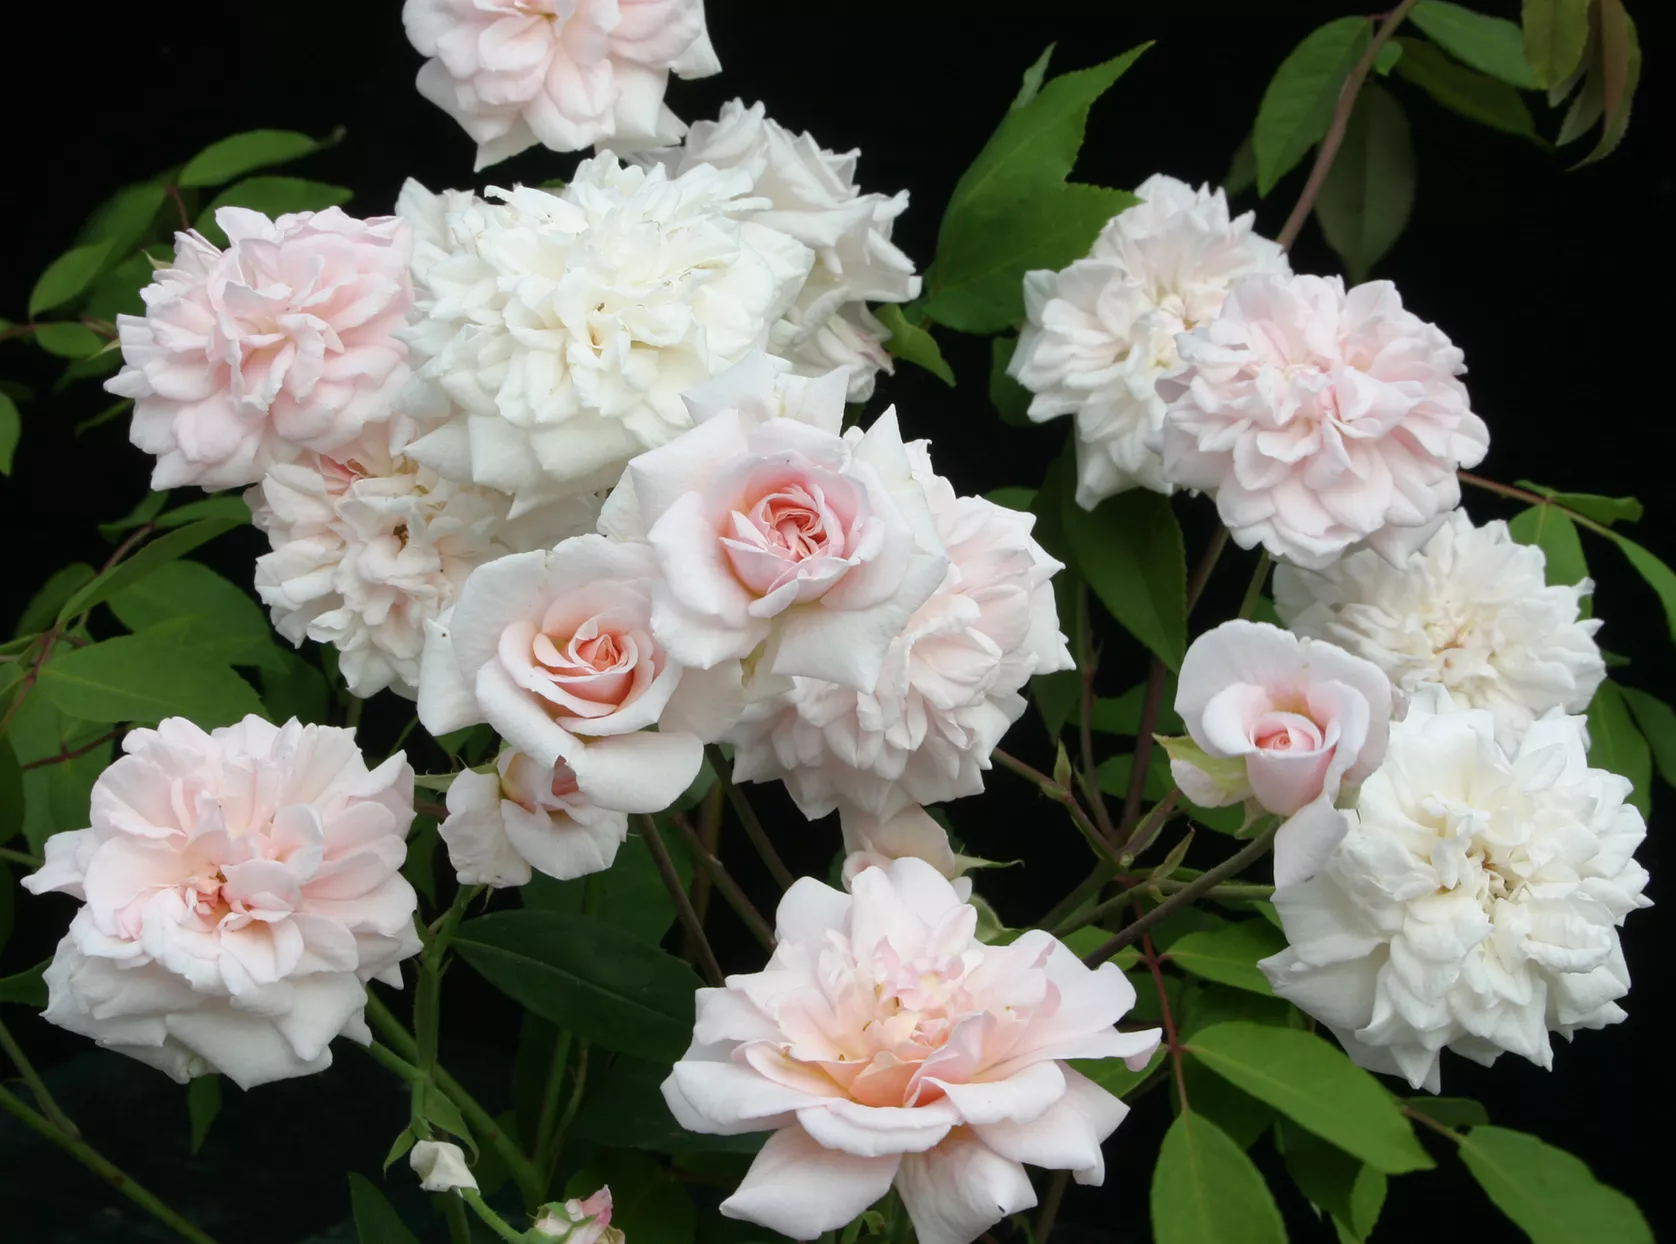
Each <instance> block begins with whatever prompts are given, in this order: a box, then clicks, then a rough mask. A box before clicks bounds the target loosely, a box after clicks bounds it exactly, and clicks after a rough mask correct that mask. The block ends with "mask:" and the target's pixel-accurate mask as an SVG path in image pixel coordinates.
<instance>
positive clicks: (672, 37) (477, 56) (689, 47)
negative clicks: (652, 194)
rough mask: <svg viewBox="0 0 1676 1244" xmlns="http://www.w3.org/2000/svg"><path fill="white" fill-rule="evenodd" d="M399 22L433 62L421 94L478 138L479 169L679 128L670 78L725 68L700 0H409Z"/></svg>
mask: <svg viewBox="0 0 1676 1244" xmlns="http://www.w3.org/2000/svg"><path fill="white" fill-rule="evenodd" d="M402 23H403V25H405V26H406V27H407V37H408V39H409V40H410V41H411V42H412V44H413V46H414V47H415V48H417V49H418V50H419V52H420V53H422V54H423V55H425V56H428V57H430V58H431V59H430V60H427V61H426V62H425V64H424V67H423V68H421V69H420V70H419V93H420V94H421V95H423V96H424V97H425V98H426V99H428V100H430V101H431V102H432V103H433V104H435V105H436V106H437V107H439V108H441V109H442V110H443V111H444V112H447V113H448V114H449V115H450V116H452V117H453V118H454V119H455V120H456V121H458V122H459V123H460V125H461V126H462V127H463V128H464V129H465V131H466V133H468V134H470V135H471V136H472V138H473V139H475V140H476V142H477V167H478V168H480V169H481V168H483V167H485V166H487V165H490V164H495V163H498V162H499V161H501V160H505V159H507V158H509V157H511V156H515V155H517V154H518V153H519V152H520V151H523V150H524V149H525V148H526V147H533V146H534V145H535V144H536V143H541V144H543V145H544V146H546V147H549V148H551V149H552V150H554V151H580V150H581V149H582V148H584V147H591V146H594V145H595V144H598V145H600V146H602V147H615V148H616V149H617V150H619V151H626V150H629V149H631V148H633V147H644V146H656V145H660V144H664V143H672V142H675V141H677V140H678V139H679V138H680V137H681V135H682V134H684V133H686V130H687V127H686V126H685V125H683V124H682V123H681V121H680V119H679V118H677V117H676V116H675V114H674V113H672V112H671V111H670V110H669V109H668V108H666V107H664V103H663V94H664V90H665V88H666V87H667V85H668V83H669V74H670V71H671V70H673V71H674V72H675V73H676V74H678V75H679V76H681V77H683V78H702V77H706V76H708V75H710V74H713V73H718V72H720V70H721V65H720V64H719V63H718V62H717V60H716V53H715V51H714V50H713V49H712V48H711V46H710V36H709V34H708V33H707V32H706V30H705V25H704V0H407V3H406V4H405V5H404V6H403V8H402Z"/></svg>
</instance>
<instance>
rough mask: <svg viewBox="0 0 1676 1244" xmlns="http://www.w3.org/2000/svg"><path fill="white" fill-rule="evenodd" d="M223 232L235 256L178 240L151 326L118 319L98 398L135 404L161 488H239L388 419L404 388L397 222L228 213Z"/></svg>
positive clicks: (158, 280) (405, 236) (153, 293)
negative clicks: (118, 362) (111, 361)
mask: <svg viewBox="0 0 1676 1244" xmlns="http://www.w3.org/2000/svg"><path fill="white" fill-rule="evenodd" d="M215 222H216V224H218V225H220V226H221V229H222V231H223V232H225V233H226V235H227V239H228V243H227V249H226V250H224V251H223V250H218V249H217V248H216V247H214V246H212V245H211V244H210V243H209V242H208V241H207V240H205V238H204V237H203V236H201V235H200V234H198V233H196V232H186V233H177V234H176V235H175V262H174V266H173V267H172V268H164V269H162V270H161V271H159V272H158V273H156V276H155V279H154V281H153V283H152V284H150V285H148V286H146V287H145V289H144V290H142V291H141V294H140V296H141V297H142V298H143V299H144V300H145V304H146V313H145V314H144V315H143V316H136V315H119V316H117V321H116V322H117V329H118V332H119V333H120V336H121V341H122V357H123V361H124V364H125V366H124V367H123V369H122V371H121V372H119V373H118V374H117V375H115V376H113V377H112V378H111V379H110V380H109V381H108V382H106V385H105V388H106V389H108V390H109V391H110V392H112V393H115V394H118V395H120V396H122V397H131V398H133V399H134V422H133V425H132V428H131V430H130V436H131V437H132V439H133V442H134V444H135V445H137V446H139V447H140V448H141V449H143V450H145V451H146V452H147V453H149V454H155V455H156V457H157V466H156V468H155V469H154V470H153V471H152V476H151V486H152V487H153V488H159V489H161V488H176V487H179V486H181V485H183V484H197V485H199V486H200V487H202V488H206V489H212V490H213V489H218V488H237V487H242V486H243V485H245V484H254V483H256V482H257V481H259V480H260V479H261V478H262V475H263V473H264V472H265V471H266V470H267V469H268V467H269V466H271V465H273V464H275V463H280V462H290V461H292V460H293V459H294V458H296V457H297V456H298V454H300V453H301V452H302V451H303V450H308V449H312V450H320V451H322V452H325V451H329V450H333V449H337V448H338V447H339V446H342V445H346V444H348V443H349V442H350V441H352V440H354V439H355V438H356V437H357V436H359V435H360V433H361V430H362V428H363V427H365V426H366V425H367V424H368V423H372V422H375V421H377V420H381V419H384V418H386V417H388V416H389V414H390V411H391V406H392V403H393V402H394V400H395V396H396V393H397V392H398V391H399V390H400V388H401V386H402V385H403V383H405V381H406V379H407V375H408V369H407V364H406V358H407V348H406V347H405V346H404V345H402V343H401V342H399V341H397V340H396V338H395V335H394V334H395V333H396V331H397V330H398V329H400V328H402V327H403V326H404V325H405V323H406V317H407V312H408V308H409V307H410V306H411V305H412V302H413V287H412V284H411V282H410V281H409V279H408V262H409V260H410V259H411V258H412V251H413V241H412V236H411V234H410V232H409V230H408V227H407V225H406V224H405V223H404V222H403V221H401V220H399V219H397V218H396V217H394V216H386V217H379V218H377V219H373V220H356V219H355V218H354V217H352V216H346V215H345V214H344V213H343V212H341V211H339V210H338V209H337V208H335V207H332V208H327V209H326V210H325V211H323V212H299V213H297V214H295V215H288V216H281V217H279V218H278V219H277V220H269V219H268V218H267V217H266V216H263V215H262V214H261V213H260V212H252V211H248V210H246V209H244V208H242V207H224V208H222V209H220V210H219V211H218V212H216V214H215Z"/></svg>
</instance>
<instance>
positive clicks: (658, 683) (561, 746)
mask: <svg viewBox="0 0 1676 1244" xmlns="http://www.w3.org/2000/svg"><path fill="white" fill-rule="evenodd" d="M657 576H658V568H657V563H656V561H655V559H654V558H653V556H652V551H651V549H649V548H647V547H646V546H645V545H638V544H620V543H616V542H613V541H610V540H607V539H606V538H605V537H603V536H598V535H585V536H575V537H573V538H571V539H569V540H566V541H564V542H563V543H561V544H560V545H559V546H558V547H557V548H555V549H552V550H551V551H548V552H534V553H516V554H513V555H511V556H508V557H502V558H500V559H498V560H496V561H492V562H489V563H487V564H486V565H483V566H480V567H478V568H477V569H476V570H475V571H473V572H472V574H471V577H470V578H468V579H467V580H466V582H465V586H464V587H463V588H461V590H460V599H459V603H458V604H457V605H455V606H454V609H453V612H452V615H451V617H450V618H449V620H448V621H447V622H446V623H438V622H432V623H430V624H429V635H428V637H427V639H426V643H425V652H424V656H423V659H422V663H421V667H420V673H419V720H420V721H421V722H423V723H424V726H425V728H426V729H427V730H429V731H431V733H433V734H443V733H447V732H448V731H450V730H458V729H462V728H463V727H465V726H468V725H474V724H477V723H479V722H488V724H489V725H491V726H493V727H494V728H495V730H496V731H497V732H498V733H499V734H500V736H501V737H502V738H504V739H505V740H506V742H507V744H508V745H509V746H510V747H511V748H512V749H513V750H514V751H518V752H522V753H523V754H524V755H525V756H526V757H527V758H528V759H529V761H530V762H531V763H532V764H534V765H535V767H536V769H537V771H538V772H548V773H553V774H554V786H553V788H552V789H553V794H554V795H555V797H559V798H562V797H563V796H564V795H568V794H573V793H574V794H579V795H580V798H581V799H582V800H585V801H586V802H587V803H588V804H589V805H591V806H592V807H594V808H596V809H609V810H610V811H613V812H660V811H662V810H663V809H664V808H666V807H668V806H669V805H670V804H671V803H672V802H673V801H674V800H675V799H676V798H677V797H678V796H679V795H680V794H681V793H682V792H683V791H685V790H686V789H687V787H688V786H689V785H690V784H691V783H692V780H693V779H694V778H695V777H697V776H698V770H699V765H700V763H701V760H702V756H703V744H702V743H701V742H700V738H699V736H698V734H696V733H694V730H693V729H686V728H683V727H693V728H695V729H697V730H701V731H704V732H706V734H705V737H711V734H710V733H709V732H711V731H714V730H717V729H719V728H720V726H721V725H722V724H724V723H723V722H721V721H715V720H713V717H714V715H715V714H716V713H718V712H725V711H726V705H727V700H728V695H727V692H728V684H727V680H726V679H725V678H722V679H708V680H707V679H705V678H704V677H702V676H699V677H692V676H691V675H690V672H689V671H685V670H683V668H682V667H681V666H680V665H679V664H677V663H676V662H675V661H674V660H673V659H672V658H671V657H670V655H669V652H668V651H667V649H666V648H665V646H664V645H663V644H662V642H661V641H660V640H658V639H656V638H654V636H653V632H652V593H653V590H654V588H655V587H656V585H657V583H658V577H657ZM652 726H658V727H660V729H658V730H656V731H654V730H652V729H650V727H652ZM561 765H562V766H564V768H563V769H560V766H561ZM561 773H568V777H567V778H566V779H565V780H563V781H559V780H558V779H559V776H560V774H561ZM573 784H574V785H573ZM561 787H562V788H564V789H563V791H561V790H560V788H561ZM538 812H539V809H538ZM532 862H534V861H532ZM537 866H538V867H539V866H540V865H539V864H538V865H537Z"/></svg>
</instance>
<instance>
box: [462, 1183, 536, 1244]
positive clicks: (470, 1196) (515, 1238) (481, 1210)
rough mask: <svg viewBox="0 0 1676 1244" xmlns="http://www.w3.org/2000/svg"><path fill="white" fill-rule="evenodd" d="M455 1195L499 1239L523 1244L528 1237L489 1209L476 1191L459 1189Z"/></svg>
mask: <svg viewBox="0 0 1676 1244" xmlns="http://www.w3.org/2000/svg"><path fill="white" fill-rule="evenodd" d="M456 1195H457V1196H458V1197H459V1198H460V1199H461V1200H462V1201H464V1202H465V1203H466V1204H467V1205H469V1206H471V1208H472V1209H473V1210H474V1211H475V1212H476V1214H477V1216H478V1217H479V1218H481V1219H482V1220H483V1222H484V1225H486V1226H487V1227H488V1228H489V1230H491V1231H493V1232H494V1233H495V1234H496V1235H498V1236H500V1238H501V1239H503V1240H507V1241H510V1244H524V1241H525V1240H526V1239H528V1238H529V1237H530V1233H529V1232H527V1231H517V1230H514V1229H513V1227H512V1226H511V1224H509V1223H508V1222H507V1221H506V1219H504V1218H502V1217H501V1216H500V1215H499V1214H497V1213H495V1211H494V1210H492V1209H490V1208H489V1204H488V1202H487V1201H485V1200H484V1199H483V1194H482V1193H481V1192H479V1191H477V1189H475V1188H461V1189H460V1190H459V1191H458V1192H457V1193H456Z"/></svg>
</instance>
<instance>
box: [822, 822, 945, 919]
mask: <svg viewBox="0 0 1676 1244" xmlns="http://www.w3.org/2000/svg"><path fill="white" fill-rule="evenodd" d="M839 825H840V826H841V827H842V830H843V834H844V867H843V880H844V888H845V889H849V888H850V887H851V886H852V885H853V884H854V883H855V879H856V877H857V875H859V874H860V872H861V870H862V869H864V868H888V867H889V866H890V864H891V862H892V861H893V860H900V859H905V858H907V857H909V856H912V857H913V858H915V859H921V860H924V861H925V862H926V863H927V864H929V865H931V867H933V868H935V869H936V870H937V871H938V872H939V873H941V874H942V875H943V876H945V877H947V878H948V880H949V884H950V885H951V886H952V887H953V888H954V893H955V897H957V898H958V899H960V901H961V902H963V903H965V902H970V901H971V898H972V879H971V878H970V877H963V876H961V874H962V873H963V872H965V871H966V867H967V865H968V864H970V863H971V862H972V861H970V860H968V859H967V858H966V857H965V856H963V855H957V854H956V853H955V850H954V846H953V844H951V843H950V842H949V836H948V833H947V831H945V830H944V829H943V827H942V826H941V825H939V824H938V823H937V822H936V820H934V819H933V818H932V816H931V814H930V813H929V812H927V811H926V810H925V809H924V808H921V807H918V806H917V805H916V806H910V807H906V808H903V809H902V810H901V811H900V812H898V813H897V814H896V815H895V816H892V817H888V818H886V819H884V820H880V819H879V818H878V817H876V816H872V815H871V814H869V813H866V812H856V811H852V810H851V809H849V808H845V809H843V811H842V814H841V815H840V817H839Z"/></svg>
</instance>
